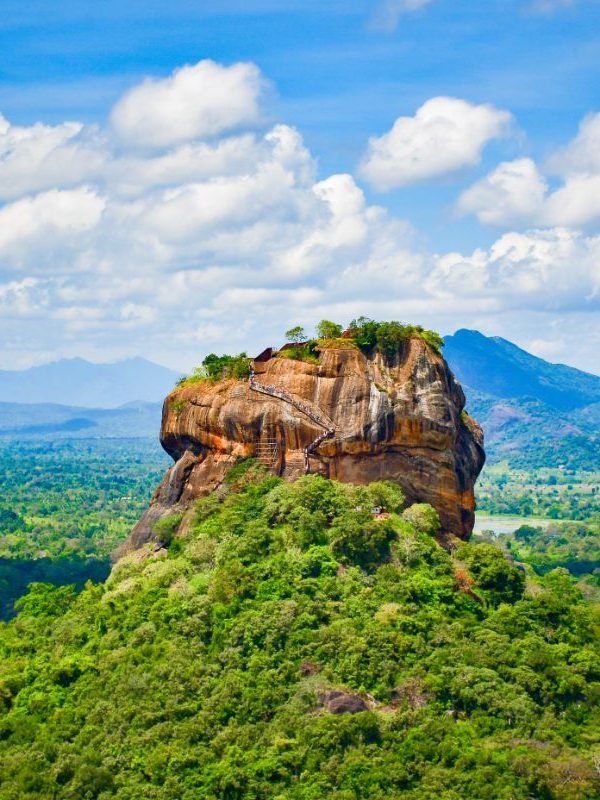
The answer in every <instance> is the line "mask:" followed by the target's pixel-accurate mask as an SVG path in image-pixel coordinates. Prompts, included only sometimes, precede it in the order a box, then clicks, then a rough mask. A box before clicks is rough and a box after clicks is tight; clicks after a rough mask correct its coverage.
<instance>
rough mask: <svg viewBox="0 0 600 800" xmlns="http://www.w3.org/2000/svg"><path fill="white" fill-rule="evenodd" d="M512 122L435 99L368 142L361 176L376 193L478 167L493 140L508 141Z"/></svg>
mask: <svg viewBox="0 0 600 800" xmlns="http://www.w3.org/2000/svg"><path fill="white" fill-rule="evenodd" d="M511 122H512V116H511V114H509V113H508V112H507V111H502V110H500V109H497V108H495V107H494V106H492V105H487V104H486V105H475V104H474V103H469V102H467V101H466V100H459V99H457V98H454V97H434V98H432V99H431V100H428V101H427V102H426V103H424V104H423V105H422V106H421V107H420V108H419V109H418V110H417V112H416V114H415V116H414V117H399V118H398V119H397V120H396V122H395V123H394V125H393V127H392V129H391V130H390V131H388V133H386V134H384V135H383V136H379V137H373V138H371V139H370V140H369V145H368V148H367V152H366V154H365V156H364V158H363V160H362V163H361V166H360V175H361V176H362V177H363V178H364V179H365V180H366V181H367V182H368V183H370V184H371V185H372V186H373V187H374V188H375V189H378V190H379V191H389V190H390V189H394V188H396V187H398V186H405V185H406V184H410V183H416V182H417V181H424V180H430V179H432V178H437V177H441V176H444V175H448V174H452V173H454V172H458V171H460V170H463V169H466V168H468V167H474V166H476V165H477V164H478V163H479V161H480V159H481V154H482V151H483V148H484V147H485V145H486V144H487V143H488V142H489V141H491V140H492V139H497V138H500V137H503V136H506V135H507V133H508V132H509V130H510V125H511Z"/></svg>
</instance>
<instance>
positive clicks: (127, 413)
mask: <svg viewBox="0 0 600 800" xmlns="http://www.w3.org/2000/svg"><path fill="white" fill-rule="evenodd" d="M444 341H445V350H444V355H445V357H446V359H447V361H448V363H449V364H450V367H451V369H452V371H453V372H454V374H455V375H456V377H457V378H458V379H459V380H460V382H461V384H462V386H463V388H464V390H465V394H466V396H467V408H468V410H469V412H470V413H471V414H472V416H474V417H475V419H476V420H477V421H478V422H479V423H480V424H481V426H482V427H483V429H484V432H485V449H486V452H487V455H488V461H490V462H496V461H501V460H504V459H506V460H508V461H509V462H510V463H511V465H513V466H522V467H532V468H538V467H541V466H553V467H556V466H559V465H564V466H566V467H569V468H575V469H595V470H598V469H600V436H599V433H598V431H600V377H598V376H596V375H590V374H588V373H586V372H582V371H581V370H577V369H573V367H567V366H564V365H562V364H550V363H549V362H547V361H544V360H543V359H541V358H537V357H536V356H533V355H531V354H530V353H527V352H526V351H525V350H522V349H521V348H519V347H517V346H516V345H515V344H512V342H509V341H507V340H506V339H501V338H499V337H488V336H484V335H483V334H481V333H479V332H478V331H471V330H459V331H457V332H456V333H455V334H454V335H453V336H446V337H445V340H444ZM178 377H179V373H177V372H175V371H174V370H169V369H167V368H165V367H161V366H159V365H157V364H153V363H152V362H150V361H146V360H145V359H143V358H132V359H129V360H127V361H119V362H116V363H114V364H92V363H90V362H89V361H84V360H83V359H79V358H74V359H68V360H63V361H57V362H54V363H53V364H47V365H45V366H42V367H32V368H31V369H28V370H23V371H20V372H16V371H14V372H12V371H4V372H2V371H0V437H3V438H6V437H9V438H10V437H18V438H23V437H26V438H43V439H46V440H50V439H56V438H61V439H64V438H104V437H117V438H128V437H152V438H154V439H155V440H156V441H157V446H158V432H159V429H160V410H161V402H162V400H163V398H164V397H165V396H166V395H167V393H168V392H169V391H170V390H171V388H172V387H173V385H174V383H175V381H176V380H177V378H178ZM2 401H4V402H2Z"/></svg>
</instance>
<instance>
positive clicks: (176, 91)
mask: <svg viewBox="0 0 600 800" xmlns="http://www.w3.org/2000/svg"><path fill="white" fill-rule="evenodd" d="M263 87H264V81H263V79H262V77H261V73H260V71H259V69H258V68H257V67H256V66H255V65H254V64H241V63H240V64H233V65H232V66H230V67H225V66H222V65H221V64H217V63H215V62H214V61H208V60H206V61H200V62H199V63H198V64H194V65H191V66H185V67H182V68H181V69H178V70H176V71H175V72H174V73H173V74H172V75H171V76H170V77H169V78H165V79H162V80H156V79H153V78H148V79H147V80H145V81H144V82H143V83H142V84H141V85H139V86H135V87H134V88H133V89H131V90H130V91H129V92H127V94H126V95H125V96H124V97H123V98H122V99H121V100H120V101H119V102H118V103H117V105H116V106H115V108H114V109H113V112H112V116H111V121H112V125H113V128H114V130H115V131H116V133H117V135H118V136H119V138H120V139H121V140H122V141H124V142H125V143H127V144H129V145H131V146H134V147H151V148H153V147H159V148H160V147H168V146H170V145H173V144H178V143H179V142H185V141H188V140H190V139H204V138H207V137H211V136H215V135H217V134H220V133H223V132H224V131H228V130H231V129H232V128H237V127H239V126H240V125H248V124H252V123H255V122H256V121H257V120H258V117H259V108H258V102H259V97H260V94H261V92H262V90H263Z"/></svg>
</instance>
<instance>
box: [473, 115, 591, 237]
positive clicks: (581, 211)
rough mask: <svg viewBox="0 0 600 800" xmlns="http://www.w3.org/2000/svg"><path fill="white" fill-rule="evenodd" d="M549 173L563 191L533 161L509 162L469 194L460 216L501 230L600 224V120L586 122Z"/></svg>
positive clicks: (551, 161)
mask: <svg viewBox="0 0 600 800" xmlns="http://www.w3.org/2000/svg"><path fill="white" fill-rule="evenodd" d="M546 167H547V168H546V170H545V171H546V172H547V174H548V175H558V176H559V177H560V179H561V180H562V185H559V186H558V187H556V188H553V189H551V188H550V184H549V181H548V179H547V178H546V177H545V176H544V174H543V171H542V169H541V168H540V167H539V166H538V165H537V164H536V163H535V162H534V161H533V160H532V159H530V158H523V159H518V160H516V161H509V162H505V163H503V164H500V165H499V166H498V167H497V168H496V169H494V170H493V171H492V172H490V173H489V174H488V175H487V176H485V177H484V178H482V179H481V180H479V181H477V182H476V183H475V184H473V185H472V186H470V187H469V188H468V189H466V190H465V191H464V192H463V193H462V195H461V196H460V198H459V199H458V202H457V210H458V212H459V213H461V214H474V215H475V216H476V217H477V218H478V219H479V220H480V222H483V223H487V224H492V225H499V226H501V227H504V226H510V225H519V224H520V225H547V226H555V225H572V226H585V225H589V224H590V223H593V222H594V221H597V220H600V114H592V115H590V116H588V117H586V118H585V119H584V120H583V121H582V123H581V125H580V128H579V132H578V134H577V136H576V137H575V138H574V139H573V140H572V141H571V142H570V143H569V144H568V145H567V146H566V147H565V148H563V149H561V150H559V151H557V152H556V153H554V154H553V155H552V156H551V157H550V158H549V159H548V163H547V165H546Z"/></svg>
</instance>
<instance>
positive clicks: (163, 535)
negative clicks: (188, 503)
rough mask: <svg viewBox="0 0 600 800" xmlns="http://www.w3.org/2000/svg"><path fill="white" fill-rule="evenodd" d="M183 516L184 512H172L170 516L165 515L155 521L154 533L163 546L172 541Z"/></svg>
mask: <svg viewBox="0 0 600 800" xmlns="http://www.w3.org/2000/svg"><path fill="white" fill-rule="evenodd" d="M182 518H183V514H170V515H169V516H168V517H163V518H162V519H159V520H157V521H156V522H155V523H154V525H153V526H152V533H153V534H154V535H155V536H156V538H157V539H158V541H159V542H160V543H161V544H162V545H163V546H166V545H168V544H170V543H171V541H172V540H173V536H175V533H176V532H177V528H178V527H179V525H180V524H181V520H182Z"/></svg>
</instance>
